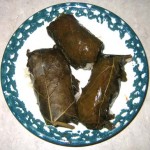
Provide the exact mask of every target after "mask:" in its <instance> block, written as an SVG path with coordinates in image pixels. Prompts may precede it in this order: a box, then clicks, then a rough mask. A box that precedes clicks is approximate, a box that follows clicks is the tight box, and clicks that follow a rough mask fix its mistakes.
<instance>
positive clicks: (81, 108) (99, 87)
mask: <svg viewBox="0 0 150 150" xmlns="http://www.w3.org/2000/svg"><path fill="white" fill-rule="evenodd" d="M131 59H132V57H131V55H123V56H111V55H110V56H100V58H98V61H97V62H96V63H95V64H94V66H93V70H92V74H91V77H90V79H89V82H88V84H87V86H85V87H84V88H83V90H82V94H81V97H80V98H79V100H78V102H77V107H78V115H79V120H80V121H81V122H82V123H83V124H84V125H85V126H86V127H87V128H89V129H101V128H103V127H105V128H108V129H112V128H114V125H113V124H112V123H111V122H110V120H111V119H113V118H114V115H112V114H110V106H111V103H113V101H114V100H115V98H116V97H117V96H118V93H119V89H120V83H121V81H126V80H127V78H126V73H125V70H124V65H125V64H126V63H127V62H128V61H131Z"/></svg>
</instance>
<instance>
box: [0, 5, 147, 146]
mask: <svg viewBox="0 0 150 150" xmlns="http://www.w3.org/2000/svg"><path fill="white" fill-rule="evenodd" d="M61 13H69V14H73V15H74V16H75V17H76V18H77V19H78V20H79V22H80V23H81V24H83V25H84V26H86V28H87V29H89V30H90V31H91V32H92V33H93V34H95V36H97V37H98V38H100V39H101V40H102V41H103V42H104V45H105V50H104V53H106V54H107V53H108V54H131V55H132V56H133V61H132V62H130V63H128V64H127V65H126V66H125V70H126V72H127V78H128V81H127V82H125V83H121V90H120V94H119V96H118V98H117V99H116V101H115V103H114V105H113V106H112V108H111V111H112V112H113V113H114V114H115V115H116V117H115V119H114V120H112V122H113V123H114V124H115V126H116V128H115V129H113V130H107V129H105V128H104V129H102V130H88V129H86V128H85V127H84V126H83V125H82V124H79V125H78V126H76V128H75V129H74V130H69V129H64V128H60V127H59V128H55V127H53V126H46V125H45V123H44V120H43V118H42V116H41V113H40V111H39V107H38V104H37V101H36V97H35V95H34V91H33V87H32V84H31V80H30V77H29V72H28V70H27V67H26V63H27V57H26V50H27V49H28V48H29V49H30V50H31V51H32V50H34V49H39V48H47V47H52V46H53V45H54V41H53V40H52V39H51V38H50V37H49V36H48V34H47V32H46V26H47V25H48V24H49V23H50V22H51V21H53V20H54V19H55V18H56V17H57V16H59V15H60V14H61ZM72 70H73V73H74V74H75V76H76V77H77V78H78V79H79V80H81V81H82V87H84V86H85V85H86V83H87V80H88V78H89V76H90V72H88V71H83V70H80V73H79V72H78V71H76V70H74V69H72ZM82 79H83V80H82ZM148 79H149V77H148V63H147V58H146V54H145V51H144V48H143V46H142V44H141V42H140V40H139V38H138V37H137V35H136V34H135V32H134V31H133V30H132V28H131V27H130V26H129V25H128V24H127V23H126V22H125V21H123V20H122V19H121V18H120V17H118V16H117V15H115V14H114V13H112V12H110V11H108V10H106V9H104V8H102V7H99V6H95V5H91V4H87V3H63V4H58V5H53V6H50V7H48V8H45V9H43V10H41V11H39V12H37V13H36V14H34V15H33V16H31V17H30V18H28V19H27V20H26V21H25V22H24V23H23V24H22V25H21V26H20V27H19V28H18V29H17V30H16V31H15V33H14V34H13V35H12V37H11V39H10V41H9V42H8V44H7V46H6V49H5V52H4V55H3V59H2V63H1V85H2V90H3V94H4V97H5V99H6V102H7V104H8V106H9V108H10V110H11V112H12V113H13V114H14V116H15V117H16V119H17V120H18V121H19V122H20V123H21V124H22V125H23V126H24V127H25V128H26V129H28V130H29V131H30V132H32V133H33V134H34V135H36V136H38V137H40V138H41V139H44V140H46V141H48V142H51V143H55V144H59V145H64V146H87V145H91V144H96V143H100V142H102V141H105V140H108V139H110V138H111V137H113V136H114V135H116V134H118V133H119V132H121V131H122V130H123V129H124V128H126V127H127V125H129V123H130V122H131V121H132V120H133V118H135V116H136V115H137V114H138V112H139V110H140V108H141V106H142V104H143V102H144V99H145V96H146V92H147V88H148Z"/></svg>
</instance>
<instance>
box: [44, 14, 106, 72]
mask: <svg viewBox="0 0 150 150" xmlns="http://www.w3.org/2000/svg"><path fill="white" fill-rule="evenodd" d="M47 32H48V34H49V35H50V37H51V38H52V39H53V40H54V41H55V42H56V45H57V46H60V47H61V49H62V52H63V54H64V55H65V57H66V59H67V60H68V62H69V63H70V64H71V65H72V66H73V67H75V68H76V69H78V68H84V67H86V66H88V64H89V63H90V64H91V63H94V62H95V61H96V60H97V55H98V53H101V52H102V50H103V48H104V45H103V43H102V41H101V40H100V39H98V38H97V37H95V35H93V34H92V33H91V32H90V31H89V30H87V29H86V28H85V27H83V26H82V25H81V24H80V23H79V22H78V20H77V19H76V18H75V17H74V16H73V15H71V14H61V15H60V16H59V17H58V18H57V19H56V20H54V21H53V22H51V23H50V25H49V26H48V27H47ZM87 69H88V68H87Z"/></svg>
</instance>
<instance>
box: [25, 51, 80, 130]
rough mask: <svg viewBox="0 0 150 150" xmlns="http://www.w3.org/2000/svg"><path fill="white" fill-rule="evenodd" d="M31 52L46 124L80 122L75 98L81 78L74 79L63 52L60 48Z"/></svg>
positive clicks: (35, 79) (31, 60)
mask: <svg viewBox="0 0 150 150" xmlns="http://www.w3.org/2000/svg"><path fill="white" fill-rule="evenodd" d="M27 56H28V63H27V67H28V68H29V71H30V73H31V77H32V80H33V86H34V90H35V93H36V95H37V97H38V99H39V106H40V111H41V114H42V115H43V118H44V120H45V122H46V124H48V125H49V124H51V125H54V126H62V127H67V128H74V127H73V126H72V125H69V124H68V123H70V122H73V123H77V122H78V117H77V109H76V105H75V103H76V102H75V99H74V94H75V93H76V92H77V91H78V87H77V86H78V81H77V80H76V79H75V78H74V77H73V79H72V75H71V70H70V67H69V65H68V63H67V61H66V60H65V59H64V56H63V54H62V53H61V51H60V50H59V49H58V48H54V49H52V48H50V49H40V50H35V51H33V52H30V51H29V50H28V51H27ZM72 82H74V83H72ZM72 84H73V85H72Z"/></svg>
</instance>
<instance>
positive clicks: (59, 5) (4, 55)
mask: <svg viewBox="0 0 150 150" xmlns="http://www.w3.org/2000/svg"><path fill="white" fill-rule="evenodd" d="M75 5H81V6H85V7H87V5H90V6H92V7H93V8H94V9H96V10H97V9H98V10H99V11H100V9H102V10H103V11H105V10H106V11H108V12H110V13H111V14H112V15H113V16H115V17H117V18H119V19H120V20H122V21H124V20H123V19H122V18H121V17H119V16H118V15H116V14H115V13H113V12H112V11H109V10H107V9H105V8H103V7H101V6H96V5H94V4H90V3H82V2H67V3H60V4H55V5H51V6H48V7H46V8H44V9H41V10H39V11H37V12H36V13H34V14H33V15H31V16H30V17H29V18H28V19H26V20H25V21H24V22H23V23H22V24H21V25H20V26H19V27H18V28H17V29H16V31H15V32H14V33H13V35H12V36H11V38H10V39H9V41H8V43H7V45H6V48H5V51H4V54H3V57H2V62H3V61H4V60H5V57H6V55H7V46H8V44H9V42H10V41H11V39H12V38H13V36H14V34H15V33H17V31H18V29H20V28H21V26H22V25H24V24H25V23H26V21H27V20H29V19H30V18H31V17H32V16H35V15H36V14H38V13H39V12H42V11H44V10H46V9H48V8H50V7H67V6H70V7H73V6H75ZM124 23H125V25H126V26H127V28H128V29H129V30H130V31H131V32H132V33H133V34H134V35H135V36H136V37H138V36H137V34H136V33H135V32H134V30H133V29H132V28H131V27H130V26H129V25H128V24H127V23H126V22H125V21H124ZM33 32H34V31H33ZM138 39H139V38H138ZM139 42H140V44H141V48H142V49H143V51H144V55H145V56H144V58H145V63H144V65H145V67H146V70H145V72H146V75H147V78H146V81H145V82H146V89H145V92H144V95H143V97H142V102H140V105H139V107H138V111H137V112H135V114H134V116H132V118H131V119H130V121H129V122H128V123H127V124H125V125H124V126H123V127H122V128H121V129H118V130H116V132H115V133H112V135H110V136H106V137H104V138H103V139H102V140H98V141H92V142H91V143H76V142H75V143H66V142H64V141H59V140H57V139H55V140H53V139H52V138H50V136H48V137H47V135H44V136H43V137H40V136H39V134H41V133H40V132H39V131H37V130H35V128H33V127H28V126H27V127H26V126H24V125H23V121H22V120H21V119H20V118H19V116H18V115H17V114H15V113H14V110H13V107H11V106H10V105H9V97H7V95H6V94H5V93H4V90H5V87H4V84H3V82H2V81H3V80H4V78H5V77H4V76H5V73H4V72H3V70H5V67H4V65H3V63H2V62H1V87H2V91H3V95H4V98H5V100H6V103H7V105H8V107H9V109H10V110H11V112H12V114H13V115H14V116H15V118H16V119H17V120H18V121H19V122H20V123H21V124H22V125H23V126H24V127H25V128H26V129H27V130H28V131H30V132H31V133H32V134H34V135H36V136H37V137H39V138H41V139H43V140H45V141H48V142H51V143H53V144H58V145H63V146H73V147H80V146H88V145H93V144H97V143H101V142H103V141H106V140H108V139H110V138H112V137H114V136H116V135H117V134H118V133H120V132H121V131H123V130H124V129H125V128H126V127H127V126H128V125H129V124H130V123H131V122H132V121H133V119H134V118H135V117H136V116H137V114H138V113H139V111H140V110H141V107H142V106H143V103H144V101H145V98H146V94H147V91H148V85H149V67H148V61H147V56H146V53H145V50H144V47H143V45H142V43H141V41H140V40H139ZM30 115H32V114H30ZM38 132H39V133H38Z"/></svg>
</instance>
